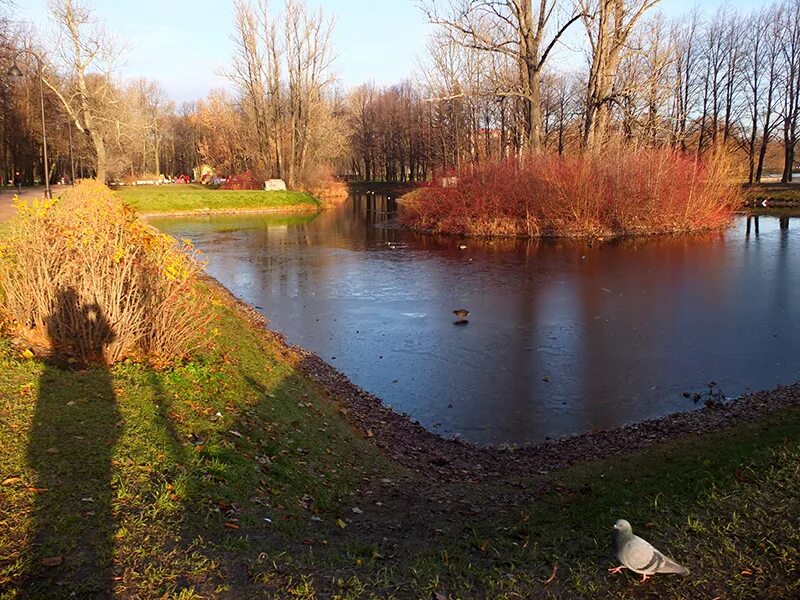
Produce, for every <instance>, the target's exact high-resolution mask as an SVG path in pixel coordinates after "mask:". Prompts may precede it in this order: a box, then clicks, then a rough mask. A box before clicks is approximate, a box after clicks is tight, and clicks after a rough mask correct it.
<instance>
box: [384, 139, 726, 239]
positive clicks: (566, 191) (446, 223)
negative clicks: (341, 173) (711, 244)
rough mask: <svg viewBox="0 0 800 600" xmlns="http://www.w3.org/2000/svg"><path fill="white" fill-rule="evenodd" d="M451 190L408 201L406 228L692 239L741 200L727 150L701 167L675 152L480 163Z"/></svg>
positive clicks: (422, 193) (426, 191)
mask: <svg viewBox="0 0 800 600" xmlns="http://www.w3.org/2000/svg"><path fill="white" fill-rule="evenodd" d="M443 181H444V183H446V184H448V185H441V182H440V184H439V185H432V186H430V187H425V188H420V189H418V190H416V191H414V192H412V193H411V194H408V195H406V196H404V197H403V200H402V202H401V211H400V217H401V220H402V222H403V224H404V225H407V226H409V227H413V228H417V229H425V230H430V231H434V232H438V233H453V234H462V235H481V236H498V237H544V236H609V235H648V234H660V233H676V232H694V231H704V230H709V229H718V228H721V227H724V226H726V225H727V224H728V223H729V222H730V220H731V218H732V217H733V214H734V211H735V210H736V208H737V207H738V206H739V204H740V203H741V200H742V190H741V186H740V185H739V183H738V182H737V179H736V176H735V174H734V172H733V167H732V161H731V160H730V159H729V157H728V156H727V155H726V154H725V153H724V152H722V151H717V152H714V153H710V154H709V155H708V156H707V157H706V158H704V159H702V160H697V159H695V157H693V156H689V155H686V154H681V153H679V152H674V151H672V150H669V149H645V150H632V149H629V148H624V147H617V148H614V149H612V150H609V151H607V152H605V153H602V154H583V155H576V156H570V157H558V156H553V155H544V156H532V157H529V158H526V159H523V160H521V161H520V160H516V159H513V160H507V161H504V162H500V163H498V162H491V163H481V164H478V165H475V166H474V167H473V169H472V172H471V173H470V174H468V175H463V176H461V177H460V178H458V179H457V180H456V179H453V178H450V179H447V178H446V179H445V180H443Z"/></svg>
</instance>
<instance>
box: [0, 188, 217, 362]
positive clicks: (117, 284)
mask: <svg viewBox="0 0 800 600" xmlns="http://www.w3.org/2000/svg"><path fill="white" fill-rule="evenodd" d="M202 268H203V266H202V264H201V263H200V262H199V261H198V257H197V252H196V251H195V249H194V248H192V246H191V244H188V243H186V242H176V241H175V240H173V239H172V238H170V237H168V236H165V235H163V234H161V233H158V232H157V231H155V230H154V229H153V228H151V227H150V226H148V225H147V224H145V223H144V222H142V221H141V220H139V219H138V218H137V216H136V214H135V212H134V211H133V209H132V208H131V207H130V206H128V205H127V204H125V203H124V202H122V201H121V200H119V199H118V198H117V197H116V196H115V194H114V193H113V192H112V191H111V190H109V189H108V188H107V187H106V186H104V185H102V184H100V183H97V182H95V181H85V182H83V183H81V184H80V185H78V186H76V187H75V188H73V189H71V190H69V191H68V192H66V193H65V194H64V195H63V196H62V197H61V198H60V199H58V200H32V201H25V200H18V201H17V215H16V217H15V218H14V219H13V220H12V222H11V224H10V230H9V235H8V236H7V239H6V240H5V242H4V243H3V245H2V246H1V247H0V290H2V292H3V298H2V305H3V309H4V312H6V313H7V317H9V318H10V319H11V320H12V321H13V323H14V324H15V327H16V333H17V335H19V336H20V337H21V338H23V339H24V340H25V341H26V342H28V343H29V344H31V345H32V346H34V347H37V348H43V349H46V350H49V351H51V352H53V353H55V354H58V355H61V356H64V357H67V358H75V359H77V360H79V361H81V362H90V361H102V362H105V363H108V364H113V363H115V362H118V361H120V360H122V359H124V358H128V357H134V358H145V359H148V360H151V361H154V362H158V363H161V364H163V363H167V362H171V361H173V360H175V359H178V358H181V357H184V356H186V355H187V354H188V353H189V352H191V351H192V350H193V349H195V348H196V347H197V346H198V344H200V343H201V342H202V340H201V338H200V335H199V332H200V331H201V330H203V329H204V328H205V326H206V325H207V323H208V322H209V320H210V319H211V316H210V313H209V312H208V311H207V310H206V309H205V307H204V305H203V303H202V302H201V300H200V298H199V297H198V295H197V289H196V288H197V276H198V274H199V273H200V272H201V271H202Z"/></svg>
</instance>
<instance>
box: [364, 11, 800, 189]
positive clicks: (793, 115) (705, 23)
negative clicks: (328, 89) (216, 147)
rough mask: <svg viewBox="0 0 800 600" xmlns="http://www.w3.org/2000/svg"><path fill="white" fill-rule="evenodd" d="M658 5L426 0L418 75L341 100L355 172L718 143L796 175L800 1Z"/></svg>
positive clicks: (757, 169) (757, 167)
mask: <svg viewBox="0 0 800 600" xmlns="http://www.w3.org/2000/svg"><path fill="white" fill-rule="evenodd" d="M656 5H657V0H578V1H577V2H576V3H570V2H568V1H566V0H565V1H559V0H540V1H539V2H532V1H531V0H527V1H522V0H444V1H436V2H434V1H431V2H425V3H423V4H422V9H423V11H424V13H425V14H426V15H427V16H428V18H429V19H430V20H431V22H433V23H435V24H437V25H439V28H438V31H437V33H436V34H435V35H434V37H433V39H432V40H431V43H430V47H429V49H428V52H427V56H428V57H429V58H428V59H427V60H426V62H425V64H424V66H423V67H422V68H421V69H420V73H422V75H420V76H418V77H417V78H416V79H414V80H413V83H404V84H402V85H399V86H394V87H390V88H387V89H382V90H381V89H375V88H374V87H371V86H362V87H360V88H358V89H356V90H355V91H353V92H352V93H351V94H350V97H349V108H350V115H351V118H350V123H349V129H350V132H351V133H350V141H351V170H352V171H353V172H354V173H355V174H356V176H362V177H367V178H370V177H376V178H384V177H385V178H389V179H398V180H401V179H405V178H408V179H413V178H416V177H419V176H420V175H421V174H429V173H431V172H432V171H437V170H439V171H451V170H455V171H458V170H460V169H461V168H462V167H463V166H466V165H470V164H472V163H474V162H475V161H480V160H485V159H494V158H505V157H509V156H515V155H521V154H522V153H525V152H538V151H547V152H558V153H559V154H563V153H565V152H586V151H599V150H601V149H602V148H603V147H604V146H605V145H606V144H608V143H610V142H612V141H613V142H614V143H620V142H621V143H626V144H632V145H636V146H670V147H674V148H676V149H680V150H682V151H684V152H696V153H698V154H702V153H704V152H707V151H709V150H710V149H711V148H714V147H716V146H718V145H719V144H725V145H727V146H729V147H732V148H735V149H736V150H737V151H738V152H739V153H740V155H741V156H742V159H743V162H744V164H745V165H746V169H747V173H748V177H749V179H750V181H761V179H762V177H763V176H764V174H765V173H766V172H767V170H768V169H779V170H780V171H781V177H782V180H783V181H787V182H788V181H791V180H792V171H793V170H794V168H795V167H796V161H795V152H796V147H797V142H798V137H797V136H798V114H799V113H800V0H783V1H781V2H776V3H774V4H772V5H771V6H767V7H764V8H762V9H759V10H756V11H752V12H749V13H742V12H737V11H733V10H731V9H730V8H726V7H723V8H720V9H718V10H717V11H716V12H714V13H713V14H708V15H706V14H703V13H701V12H700V11H699V10H695V11H693V12H691V13H689V14H686V15H684V16H682V17H680V18H676V19H672V20H669V19H667V18H665V17H664V15H663V14H661V13H658V12H656V11H655V10H653V9H654V8H655V6H656ZM570 28H571V29H570ZM567 32H568V33H567ZM567 35H569V36H571V37H570V40H569V42H568V43H570V44H576V43H581V42H575V41H574V40H575V39H583V40H584V41H583V42H582V43H583V48H584V50H583V57H584V58H583V60H582V61H581V60H571V59H570V58H569V53H567V52H565V51H563V49H561V50H560V51H559V52H558V53H555V52H554V51H552V48H555V47H556V46H557V45H558V43H559V41H564V42H565V43H567V42H566V41H565V40H566V37H565V36H567ZM531 36H532V37H531ZM554 44H555V45H554ZM574 57H575V53H573V54H572V58H573V59H574ZM531 67H534V68H531ZM400 98H402V99H403V100H402V101H400ZM403 112H405V116H404V117H403V116H402V113H403ZM398 113H400V114H398ZM366 115H374V116H372V117H367V118H365V116H366ZM400 140H404V141H403V142H402V143H400ZM412 140H413V142H412ZM375 165H377V170H376V168H375Z"/></svg>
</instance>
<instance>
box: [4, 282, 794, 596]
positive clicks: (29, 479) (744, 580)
mask: <svg viewBox="0 0 800 600" xmlns="http://www.w3.org/2000/svg"><path fill="white" fill-rule="evenodd" d="M205 293H206V294H207V296H208V299H209V303H208V304H209V310H213V311H214V312H215V313H216V314H217V322H216V323H215V325H214V327H215V337H213V340H212V341H211V342H210V344H209V348H208V349H207V350H205V351H204V352H203V353H202V354H201V355H200V356H198V357H197V358H196V359H195V360H194V361H193V362H190V363H186V364H182V365H180V366H178V367H175V368H172V369H169V370H167V371H164V372H158V371H154V370H152V369H149V368H146V367H143V366H140V365H136V364H133V363H125V364H121V365H118V366H116V367H114V368H111V369H104V368H100V367H96V368H91V369H86V370H76V369H72V370H70V369H65V368H61V367H58V366H55V365H50V364H43V363H41V362H38V361H35V360H33V359H29V358H26V357H25V356H23V354H22V353H21V352H20V350H19V349H18V348H13V347H12V346H11V345H10V344H9V343H8V342H2V341H0V371H2V373H3V377H2V379H0V439H2V440H3V443H2V444H0V598H3V599H10V598H16V597H23V596H24V597H26V598H48V599H50V598H68V597H88V596H92V597H103V596H108V595H111V594H112V593H113V594H114V595H116V596H119V597H144V598H153V597H164V598H182V599H188V598H216V597H221V598H255V597H292V598H315V597H320V596H322V597H337V598H374V597H380V598H391V597H395V598H426V599H427V598H432V597H433V598H437V599H439V598H521V597H522V598H529V597H534V598H535V597H561V598H576V597H581V598H607V597H621V598H628V597H630V598H633V597H653V598H665V597H670V598H700V597H707V598H713V597H715V596H718V597H725V598H759V597H770V598H796V597H799V596H800V554H799V553H800V550H799V549H800V477H798V468H800V411H798V410H792V411H788V412H784V413H781V414H779V415H775V416H773V417H770V418H767V419H765V420H762V421H759V422H755V423H750V424H747V425H743V426H739V427H738V428H736V429H730V430H727V431H723V432H719V433H716V434H713V435H706V436H702V437H701V436H694V437H689V438H686V439H682V440H678V441H673V442H669V443H665V444H661V445H659V446H657V447H655V448H652V449H650V450H647V451H644V452H638V453H633V454H631V455H629V456H626V457H623V458H619V457H617V458H614V459H606V460H604V459H602V458H601V457H597V459H595V460H592V461H589V462H586V463H585V464H582V465H579V466H576V467H572V468H569V469H565V470H562V471H557V472H552V473H533V474H531V475H530V476H529V477H525V478H518V477H517V478H511V479H504V480H481V479H480V478H476V477H473V476H469V475H467V476H465V477H464V478H463V480H462V481H450V482H448V481H439V480H436V479H435V478H432V477H431V476H430V475H429V474H425V473H417V472H413V471H411V470H409V469H406V468H402V467H400V466H399V465H397V464H394V463H392V462H390V461H389V460H388V459H387V458H385V457H384V456H383V455H382V454H381V453H380V452H379V451H378V449H377V448H376V447H375V445H374V444H373V443H372V441H371V440H370V438H369V435H360V434H359V433H358V431H357V429H355V428H353V427H351V426H350V425H349V424H348V422H347V419H348V417H347V414H348V411H347V407H346V406H343V405H341V404H340V403H339V402H338V401H337V399H336V398H335V397H333V396H331V395H330V393H328V392H326V391H325V390H323V389H322V388H321V387H320V386H319V385H318V384H317V383H315V382H314V381H313V379H312V378H311V377H310V376H309V374H308V373H307V370H308V367H307V365H305V364H304V360H303V357H302V354H300V353H298V352H296V351H294V350H292V349H289V348H286V347H285V346H284V345H283V344H282V342H281V341H280V339H278V338H277V337H275V336H273V335H271V334H269V333H265V332H264V330H263V323H259V322H258V321H257V320H256V319H254V318H253V317H252V313H249V312H248V311H246V310H244V309H243V308H241V307H240V306H239V305H238V304H237V303H236V302H235V301H234V300H233V299H231V298H230V297H229V296H228V295H227V294H226V293H225V292H224V291H223V290H220V289H218V288H216V287H215V286H214V285H212V284H208V286H207V288H206V290H205ZM0 339H1V338H0ZM617 518H627V519H628V520H629V521H631V523H632V524H633V526H634V531H635V532H637V533H639V534H641V535H643V536H645V537H646V538H648V539H649V540H650V541H652V542H653V543H654V544H655V545H656V546H657V547H659V548H661V549H662V550H664V551H665V552H667V553H669V554H671V555H672V556H673V558H675V559H676V560H678V561H679V562H682V563H684V564H686V565H687V566H688V567H689V568H690V569H691V570H692V574H691V575H690V576H689V577H688V578H682V577H677V576H657V577H656V578H655V579H654V580H651V581H648V582H647V583H645V584H640V583H638V578H637V577H635V576H633V575H630V574H626V573H623V574H621V575H616V576H612V575H609V574H608V573H607V572H606V569H607V568H608V567H609V566H612V565H613V564H614V560H613V558H612V557H611V555H610V552H609V542H610V534H611V525H612V524H613V522H614V521H615V520H616V519H617Z"/></svg>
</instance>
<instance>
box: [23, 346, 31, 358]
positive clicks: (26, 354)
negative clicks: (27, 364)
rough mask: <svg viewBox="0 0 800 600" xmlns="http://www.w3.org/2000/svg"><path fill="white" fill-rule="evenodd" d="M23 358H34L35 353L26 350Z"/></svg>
mask: <svg viewBox="0 0 800 600" xmlns="http://www.w3.org/2000/svg"><path fill="white" fill-rule="evenodd" d="M22 356H23V357H24V358H33V352H31V351H30V349H29V348H25V350H23V351H22Z"/></svg>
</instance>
